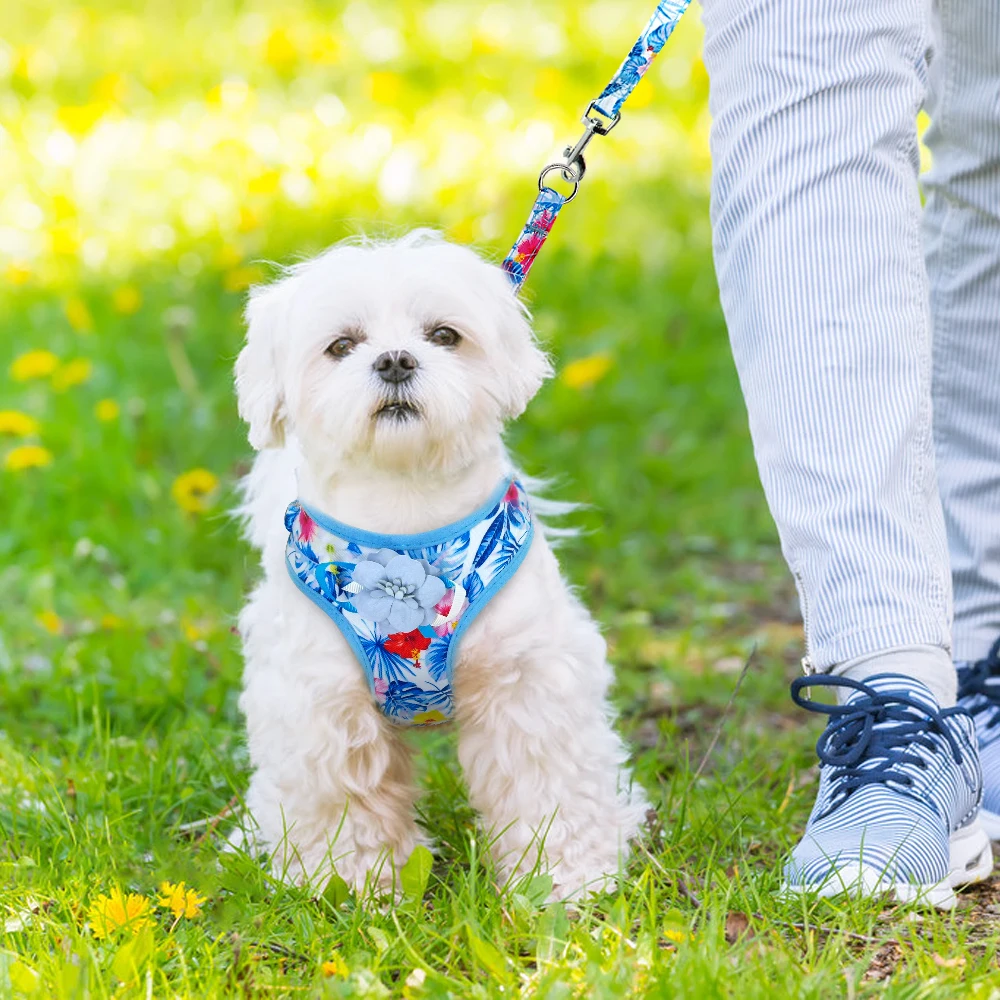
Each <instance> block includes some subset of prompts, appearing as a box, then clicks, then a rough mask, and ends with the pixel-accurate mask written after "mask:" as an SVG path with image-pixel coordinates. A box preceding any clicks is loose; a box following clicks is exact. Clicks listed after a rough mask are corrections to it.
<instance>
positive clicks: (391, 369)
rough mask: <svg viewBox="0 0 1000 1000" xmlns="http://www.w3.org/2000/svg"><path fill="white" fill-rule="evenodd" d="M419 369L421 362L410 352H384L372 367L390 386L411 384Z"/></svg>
mask: <svg viewBox="0 0 1000 1000" xmlns="http://www.w3.org/2000/svg"><path fill="white" fill-rule="evenodd" d="M419 367H420V362H418V361H417V359H416V358H415V357H414V356H413V355H412V354H410V352H409V351H383V352H382V353H381V354H380V355H379V356H378V357H377V358H376V359H375V364H373V365H372V369H373V370H374V372H375V374H376V375H378V377H379V378H380V379H382V381H383V382H388V383H389V384H390V385H401V384H402V383H403V382H409V380H410V379H411V378H413V373H414V372H415V371H416V370H417V369H418V368H419Z"/></svg>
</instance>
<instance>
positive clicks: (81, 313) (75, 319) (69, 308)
mask: <svg viewBox="0 0 1000 1000" xmlns="http://www.w3.org/2000/svg"><path fill="white" fill-rule="evenodd" d="M63 312H65V313H66V319H67V320H69V325H70V326H71V327H73V329H74V330H76V332H77V333H89V332H90V331H91V330H93V329H94V319H93V317H92V316H91V315H90V310H89V309H88V308H87V303H86V302H84V301H83V299H81V298H78V297H77V296H74V297H73V298H71V299H67V300H66V304H65V305H64V306H63Z"/></svg>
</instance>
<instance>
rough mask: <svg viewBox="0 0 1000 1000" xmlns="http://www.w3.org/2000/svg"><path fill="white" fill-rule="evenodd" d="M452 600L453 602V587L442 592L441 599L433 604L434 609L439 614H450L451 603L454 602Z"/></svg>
mask: <svg viewBox="0 0 1000 1000" xmlns="http://www.w3.org/2000/svg"><path fill="white" fill-rule="evenodd" d="M454 602H455V588H454V587H452V589H451V590H446V591H445V592H444V597H442V598H441V600H440V601H438V602H437V604H435V605H434V610H435V611H436V612H437V613H438V614H439V615H450V614H451V606H452V604H454Z"/></svg>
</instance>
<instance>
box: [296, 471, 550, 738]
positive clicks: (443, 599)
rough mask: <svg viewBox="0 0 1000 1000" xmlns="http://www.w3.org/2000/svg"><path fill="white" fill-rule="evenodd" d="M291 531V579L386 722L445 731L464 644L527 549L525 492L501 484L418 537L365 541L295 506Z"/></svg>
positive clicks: (529, 529)
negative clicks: (460, 515) (345, 647)
mask: <svg viewBox="0 0 1000 1000" xmlns="http://www.w3.org/2000/svg"><path fill="white" fill-rule="evenodd" d="M285 527H286V528H287V530H288V545H287V546H286V549H285V563H286V566H287V568H288V572H289V575H290V576H291V578H292V580H293V582H294V583H295V584H296V586H298V588H299V589H300V590H301V591H302V592H303V593H304V594H306V596H308V597H309V598H311V599H312V600H313V601H314V602H315V603H316V604H317V605H318V606H319V607H320V608H322V610H323V611H324V612H326V614H328V615H329V616H330V618H331V619H332V620H333V622H334V624H335V625H336V626H337V627H338V628H339V629H340V631H341V632H342V633H343V635H344V637H345V638H346V639H347V642H348V644H349V645H350V647H351V649H352V650H353V651H354V654H355V656H356V657H357V659H358V662H359V663H360V664H361V667H362V669H363V670H364V673H365V676H366V678H367V680H368V685H369V687H370V689H371V691H372V694H373V696H374V698H375V701H376V702H377V703H378V705H379V707H380V708H381V710H382V711H383V713H384V714H385V715H386V717H387V718H389V719H390V720H391V721H392V722H395V723H398V724H400V725H436V724H438V723H441V722H447V721H448V719H449V718H450V717H451V715H452V714H453V711H454V698H453V694H452V679H453V670H454V657H455V652H456V650H457V648H458V639H459V638H460V637H461V633H462V631H463V630H464V629H465V628H466V627H467V626H468V625H469V624H470V623H471V622H472V620H473V619H474V618H475V617H476V615H477V614H478V613H479V612H480V611H481V610H482V609H483V607H485V606H486V604H488V603H489V601H490V600H491V599H492V597H493V596H494V595H495V594H496V593H498V592H499V590H500V589H501V588H502V587H503V586H504V584H506V583H507V581H508V580H509V579H510V577H511V576H512V575H513V573H514V571H515V570H516V569H517V567H518V566H519V565H520V564H521V561H522V560H523V559H524V557H525V556H526V555H527V552H528V548H529V546H530V544H531V539H532V535H533V531H534V526H533V524H532V520H531V512H530V510H529V509H528V504H527V496H526V494H525V492H524V488H523V487H522V486H521V484H520V483H518V482H517V481H510V480H505V481H504V482H503V483H501V485H500V486H499V487H498V489H497V490H496V491H495V492H494V494H493V496H491V497H490V499H489V500H487V501H486V503H484V504H483V506H482V507H481V508H480V509H479V510H477V511H476V512H474V513H473V514H471V515H470V516H469V517H467V518H465V519H464V520H463V521H461V522H459V523H457V524H452V525H448V526H446V527H444V528H441V529H438V530H437V531H430V532H424V533H423V534H420V535H377V534H373V533H371V532H366V531H362V530H360V529H357V528H352V527H350V526H349V525H346V524H342V523H340V522H339V521H334V520H333V519H332V518H328V517H326V516H324V515H322V514H319V513H316V512H314V511H311V510H309V509H307V508H306V507H305V506H303V504H301V503H300V502H299V501H294V502H293V503H292V504H290V505H289V507H288V510H287V511H286V512H285Z"/></svg>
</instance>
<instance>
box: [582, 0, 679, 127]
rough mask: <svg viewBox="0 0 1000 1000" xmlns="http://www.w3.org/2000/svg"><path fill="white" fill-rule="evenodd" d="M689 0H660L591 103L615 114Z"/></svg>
mask: <svg viewBox="0 0 1000 1000" xmlns="http://www.w3.org/2000/svg"><path fill="white" fill-rule="evenodd" d="M690 2H691V0H660V3H659V4H657V6H656V10H655V11H654V13H653V16H652V17H651V18H650V19H649V23H648V24H647V25H646V27H645V28H644V29H643V32H642V34H641V35H640V36H639V38H638V41H636V43H635V45H633V46H632V48H631V50H630V51H629V54H628V55H627V56H626V57H625V61H624V62H623V63H622V64H621V66H619V67H618V72H617V73H615V75H614V76H613V77H612V78H611V82H610V83H609V84H608V85H607V86H606V87H605V88H604V90H602V91H601V96H600V97H598V99H597V100H596V101H594V107H595V108H596V109H597V110H598V111H600V113H601V114H602V115H605V116H606V117H608V118H615V117H617V115H618V112H619V111H621V107H622V105H623V104H624V103H625V101H626V100H628V97H629V94H631V93H632V91H633V90H635V88H636V86H637V84H638V83H639V81H640V80H641V79H642V78H643V75H644V74H645V72H646V70H648V69H649V67H650V64H651V63H652V61H653V57H654V56H655V55H656V54H657V53H658V52H659V51H660V49H662V48H663V46H664V45H666V43H667V39H668V38H669V37H670V35H671V33H672V32H673V30H674V28H675V27H676V26H677V22H678V21H679V20H680V18H681V15H682V14H683V13H684V11H686V10H687V8H688V4H689V3H690Z"/></svg>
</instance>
